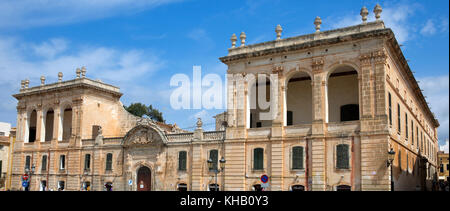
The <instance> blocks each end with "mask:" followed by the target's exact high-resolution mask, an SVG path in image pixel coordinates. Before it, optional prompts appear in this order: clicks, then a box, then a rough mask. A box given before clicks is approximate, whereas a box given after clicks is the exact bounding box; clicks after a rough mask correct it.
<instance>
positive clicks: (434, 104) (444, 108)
mask: <svg viewBox="0 0 450 211" xmlns="http://www.w3.org/2000/svg"><path fill="white" fill-rule="evenodd" d="M418 80H419V81H420V88H421V89H423V90H424V95H425V96H426V97H427V101H428V103H430V107H431V111H432V112H434V114H435V115H436V118H437V119H438V120H439V123H440V124H441V126H440V127H439V128H438V136H439V140H440V141H444V140H446V139H448V138H449V110H448V105H449V91H448V90H449V76H448V75H443V76H437V77H426V78H419V79H418Z"/></svg>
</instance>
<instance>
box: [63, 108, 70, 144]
mask: <svg viewBox="0 0 450 211" xmlns="http://www.w3.org/2000/svg"><path fill="white" fill-rule="evenodd" d="M71 136H72V108H66V109H64V115H63V137H62V138H63V140H64V141H68V140H70V137H71Z"/></svg>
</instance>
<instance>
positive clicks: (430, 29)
mask: <svg viewBox="0 0 450 211" xmlns="http://www.w3.org/2000/svg"><path fill="white" fill-rule="evenodd" d="M420 33H421V34H422V35H424V36H428V35H434V34H435V33H436V27H435V24H434V22H433V20H431V19H428V21H427V23H425V26H424V27H423V28H422V29H421V30H420Z"/></svg>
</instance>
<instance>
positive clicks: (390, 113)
mask: <svg viewBox="0 0 450 211" xmlns="http://www.w3.org/2000/svg"><path fill="white" fill-rule="evenodd" d="M389 125H390V126H392V96H391V93H389Z"/></svg>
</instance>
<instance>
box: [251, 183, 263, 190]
mask: <svg viewBox="0 0 450 211" xmlns="http://www.w3.org/2000/svg"><path fill="white" fill-rule="evenodd" d="M253 190H254V191H257V192H259V191H263V188H262V186H261V185H260V184H256V185H253Z"/></svg>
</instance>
